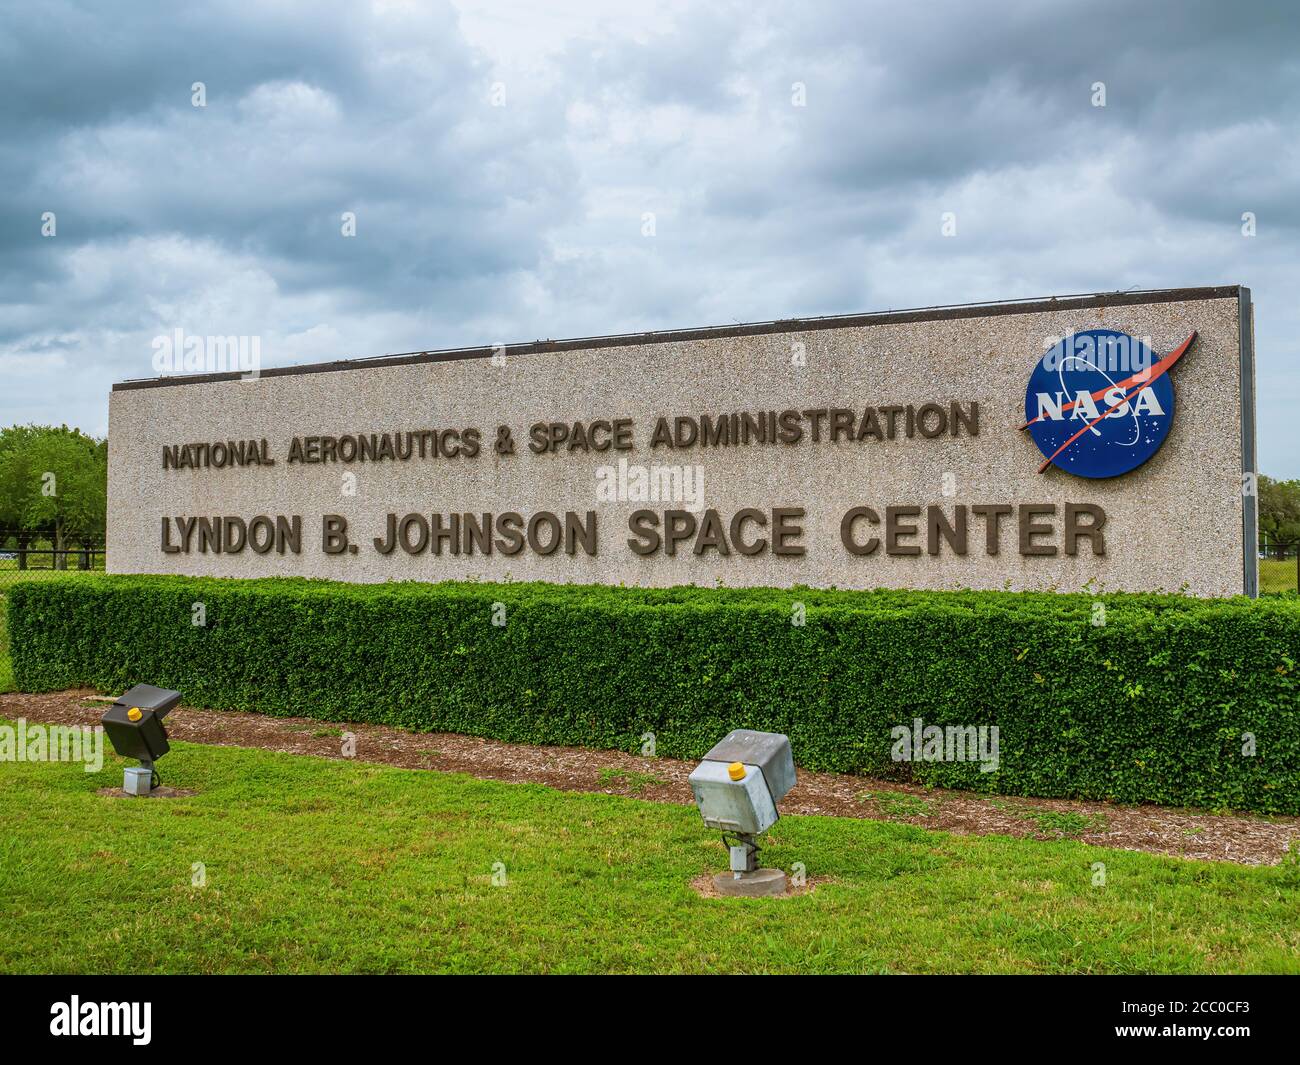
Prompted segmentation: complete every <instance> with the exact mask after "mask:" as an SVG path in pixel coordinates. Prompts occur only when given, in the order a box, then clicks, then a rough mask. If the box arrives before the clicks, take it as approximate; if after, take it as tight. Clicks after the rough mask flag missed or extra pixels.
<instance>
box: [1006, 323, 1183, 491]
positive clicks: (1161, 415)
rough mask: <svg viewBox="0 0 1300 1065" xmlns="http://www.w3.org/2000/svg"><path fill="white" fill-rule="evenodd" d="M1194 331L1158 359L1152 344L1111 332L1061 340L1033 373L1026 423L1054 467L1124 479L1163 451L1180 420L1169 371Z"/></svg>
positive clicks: (1092, 332) (1041, 468) (1090, 332)
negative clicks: (1176, 419)
mask: <svg viewBox="0 0 1300 1065" xmlns="http://www.w3.org/2000/svg"><path fill="white" fill-rule="evenodd" d="M1195 340H1196V332H1195V331H1193V332H1192V335H1191V336H1189V337H1188V338H1187V339H1186V340H1184V341H1183V342H1182V344H1180V345H1179V346H1178V347H1177V348H1175V349H1174V350H1173V351H1171V352H1170V353H1169V354H1168V355H1166V356H1165V357H1164V358H1162V359H1160V360H1158V361H1157V360H1156V359H1155V357H1154V356H1153V354H1152V352H1151V348H1150V345H1148V344H1147V343H1146V342H1145V341H1143V340H1139V339H1137V338H1136V337H1131V336H1129V335H1128V334H1126V333H1117V332H1116V331H1115V330H1113V329H1089V330H1088V331H1087V332H1083V333H1074V334H1072V335H1070V336H1068V337H1065V338H1064V339H1062V340H1061V341H1060V342H1059V343H1058V344H1056V345H1055V346H1054V347H1053V348H1052V349H1051V350H1050V351H1048V352H1047V354H1046V355H1044V356H1043V357H1042V359H1040V360H1039V362H1038V365H1037V366H1035V367H1034V372H1033V373H1032V374H1030V376H1029V387H1028V388H1027V389H1026V390H1025V424H1024V425H1022V426H1021V427H1020V428H1021V429H1028V430H1029V434H1030V435H1031V436H1032V437H1033V438H1034V443H1035V444H1037V445H1038V449H1039V450H1040V451H1041V452H1042V453H1043V455H1044V460H1043V464H1042V465H1041V466H1039V467H1038V472H1039V473H1042V472H1043V471H1044V470H1046V469H1047V467H1048V466H1056V467H1057V468H1058V469H1061V470H1064V471H1065V472H1066V473H1073V474H1075V475H1076V476H1079V477H1118V476H1120V474H1124V473H1128V472H1129V471H1131V470H1135V469H1137V468H1138V467H1139V466H1141V465H1142V463H1144V462H1146V461H1147V459H1149V458H1150V457H1151V456H1152V455H1154V454H1155V453H1156V452H1157V451H1158V450H1160V445H1161V444H1163V443H1164V442H1165V437H1167V436H1168V435H1169V426H1170V425H1171V424H1172V423H1173V419H1174V385H1173V381H1172V380H1171V378H1170V376H1169V370H1170V368H1171V367H1172V366H1173V365H1174V363H1176V362H1177V361H1178V360H1179V359H1181V358H1182V357H1183V355H1184V354H1185V353H1186V352H1187V349H1188V348H1190V347H1191V346H1192V342H1193V341H1195Z"/></svg>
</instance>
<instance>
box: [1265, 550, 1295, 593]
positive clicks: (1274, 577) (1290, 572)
mask: <svg viewBox="0 0 1300 1065" xmlns="http://www.w3.org/2000/svg"><path fill="white" fill-rule="evenodd" d="M1295 580H1296V568H1295V559H1293V558H1292V559H1283V560H1280V561H1279V560H1278V559H1274V558H1262V559H1260V560H1259V590H1260V591H1261V592H1288V591H1289V592H1294V591H1295V590H1296V583H1295Z"/></svg>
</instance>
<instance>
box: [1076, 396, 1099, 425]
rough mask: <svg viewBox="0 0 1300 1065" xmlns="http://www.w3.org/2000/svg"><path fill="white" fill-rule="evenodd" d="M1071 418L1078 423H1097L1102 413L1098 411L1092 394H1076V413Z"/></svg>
mask: <svg viewBox="0 0 1300 1065" xmlns="http://www.w3.org/2000/svg"><path fill="white" fill-rule="evenodd" d="M1070 417H1071V418H1073V419H1075V420H1076V421H1079V420H1082V421H1086V422H1095V421H1096V420H1097V419H1098V418H1100V417H1101V412H1100V411H1099V410H1097V404H1096V403H1094V402H1093V399H1092V394H1091V393H1089V392H1087V391H1079V392H1076V393H1075V394H1074V411H1073V412H1072V413H1071V414H1070Z"/></svg>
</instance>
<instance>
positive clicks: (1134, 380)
mask: <svg viewBox="0 0 1300 1065" xmlns="http://www.w3.org/2000/svg"><path fill="white" fill-rule="evenodd" d="M1195 339H1196V330H1195V329H1193V330H1192V335H1191V336H1189V337H1188V338H1187V339H1186V340H1184V341H1183V342H1182V344H1180V345H1179V346H1178V347H1177V348H1175V349H1174V350H1173V351H1171V352H1170V353H1169V354H1168V355H1166V356H1165V357H1164V358H1163V359H1161V360H1160V361H1159V362H1158V363H1156V364H1155V365H1154V366H1152V367H1151V369H1150V370H1149V371H1146V372H1144V373H1136V374H1133V375H1132V376H1131V377H1126V378H1124V380H1123V381H1121V382H1120V383H1119V384H1118V385H1114V386H1111V387H1114V388H1123V389H1125V394H1124V398H1123V399H1121V400H1120V401H1119V402H1118V403H1112V404H1111V405H1110V406H1109V407H1107V408H1106V409H1105V410H1104V411H1102V412H1101V413H1100V414H1099V415H1097V417H1095V418H1093V420H1092V421H1090V422H1089V423H1088V424H1087V425H1085V426H1084V427H1083V428H1082V429H1080V430H1079V431H1078V432H1077V433H1075V434H1074V435H1073V436H1072V437H1070V439H1069V440H1067V441H1066V442H1065V443H1064V444H1062V445H1061V446H1060V447H1058V448H1057V449H1056V450H1055V451H1053V452H1052V453H1051V455H1049V456H1048V457H1047V459H1046V461H1045V462H1044V463H1043V464H1042V465H1041V466H1039V467H1038V472H1039V473H1042V472H1043V471H1044V470H1045V469H1047V467H1048V466H1050V465H1051V464H1052V462H1053V460H1054V459H1055V458H1056V456H1057V455H1059V454H1060V453H1061V452H1062V451H1064V450H1065V449H1066V448H1067V447H1069V446H1070V445H1071V444H1073V443H1074V442H1075V441H1076V440H1078V439H1079V437H1081V436H1083V434H1084V433H1086V432H1087V431H1088V430H1089V429H1091V428H1092V427H1093V426H1094V425H1096V424H1097V423H1098V422H1099V421H1101V420H1102V419H1103V418H1104V417H1106V415H1108V414H1109V413H1110V412H1111V411H1113V410H1117V409H1118V408H1120V407H1122V406H1124V404H1125V403H1127V402H1128V401H1129V399H1130V397H1131V396H1132V393H1131V392H1129V391H1128V389H1130V388H1134V386H1137V387H1136V391H1141V389H1142V388H1144V387H1146V386H1147V385H1149V384H1150V383H1151V382H1152V381H1154V380H1156V378H1158V377H1161V376H1163V375H1164V374H1166V373H1168V372H1169V368H1170V367H1171V366H1173V364H1174V363H1176V362H1177V361H1178V360H1179V359H1181V358H1182V357H1183V355H1184V354H1185V353H1186V351H1187V349H1188V348H1190V347H1191V346H1192V341H1194V340H1195ZM1139 379H1140V380H1139ZM1109 391H1110V387H1107V388H1102V389H1099V390H1098V391H1096V392H1094V393H1093V394H1092V398H1093V399H1100V398H1101V397H1102V396H1104V395H1105V394H1106V393H1107V392H1109ZM1070 406H1074V404H1073V403H1072V404H1070ZM1066 409H1067V408H1065V407H1062V408H1061V410H1062V411H1064V410H1066ZM1040 417H1041V415H1040ZM1036 421H1038V418H1035V419H1034V420H1033V421H1030V422H1025V424H1024V425H1022V426H1021V427H1020V428H1022V429H1027V428H1028V427H1029V426H1031V425H1033V424H1034V422H1036Z"/></svg>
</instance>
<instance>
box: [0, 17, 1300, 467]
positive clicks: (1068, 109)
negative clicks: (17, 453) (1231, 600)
mask: <svg viewBox="0 0 1300 1065" xmlns="http://www.w3.org/2000/svg"><path fill="white" fill-rule="evenodd" d="M994 11H996V12H1000V13H992V12H994ZM1298 23H1300V14H1298V13H1297V8H1296V7H1295V5H1294V4H1288V3H1284V2H1278V3H1250V2H1245V3H1241V2H1239V3H1234V4H1225V3H1223V2H1222V0H1217V2H1205V3H1197V2H1179V3H1156V2H1146V3H1142V4H1134V3H1133V2H1132V0H1123V2H1116V3H1107V2H1099V0H1087V2H1082V0H1077V2H1073V3H1054V2H1047V0H1025V2H1017V3H1003V4H988V5H986V4H973V3H970V2H968V0H955V2H947V3H929V2H926V3H920V2H918V3H900V2H898V0H889V2H888V3H866V2H862V0H840V2H838V3H819V2H808V0H805V2H801V3H790V2H788V0H787V2H783V3H769V2H764V0H744V2H740V3H734V4H733V3H726V2H721V0H696V2H689V3H688V2H678V3H665V4H655V3H646V2H635V3H634V2H630V0H621V2H619V3H617V4H610V3H600V2H597V0H559V2H554V0H457V2H453V3H445V2H440V0H422V2H419V3H410V4H407V3H386V2H385V3H374V4H364V3H330V2H328V0H311V2H308V3H301V4H299V3H291V2H282V0H246V2H231V3H207V4H177V3H175V2H165V3H100V4H86V3H68V2H63V0H43V2H42V3H40V4H32V3H29V2H26V0H23V2H15V0H3V2H2V3H0V98H2V99H3V101H4V106H3V108H2V109H0V188H3V189H4V191H5V196H4V205H3V208H0V275H2V278H3V282H2V283H3V296H2V297H0V382H2V383H3V388H0V424H9V423H13V422H31V421H34V422H40V423H59V422H67V423H69V424H75V425H78V426H80V427H81V428H83V429H85V430H86V431H88V432H91V433H95V434H103V433H104V432H105V431H106V428H107V395H108V390H109V387H110V385H111V384H112V382H113V381H116V380H122V379H125V378H131V377H147V376H153V373H154V371H153V367H152V364H151V360H152V358H153V351H154V349H153V347H152V342H153V340H154V338H155V337H157V336H159V335H160V334H170V333H172V332H173V331H174V330H176V329H183V330H184V331H185V332H186V333H187V334H190V335H196V336H204V335H232V334H234V335H239V334H243V335H247V336H257V337H260V338H261V347H262V356H263V362H264V364H265V365H283V364H289V363H295V362H314V361H320V360H324V359H335V358H346V357H357V356H364V355H376V354H383V353H386V352H393V351H410V350H419V349H425V348H439V347H451V346H457V345H462V344H464V345H468V344H490V343H498V342H512V341H525V340H533V339H537V338H542V337H551V338H559V337H566V336H583V335H592V334H599V333H612V332H623V331H628V330H641V329H667V328H674V327H687V326H697V325H715V324H724V323H730V322H736V321H741V322H743V321H754V320H764V319H771V318H787V317H798V316H809V315H819V314H834V313H851V312H861V311H872V310H885V309H889V308H901V307H916V306H924V305H928V304H937V303H964V302H971V301H977V300H989V299H1012V298H1022V297H1035V296H1045V295H1057V294H1066V293H1075V292H1089V291H1102V290H1114V289H1127V288H1164V287H1182V286H1186V285H1212V284H1235V283H1242V284H1246V285H1249V286H1250V287H1251V289H1252V290H1253V294H1254V298H1255V302H1256V321H1257V342H1258V380H1259V392H1260V395H1259V437H1260V463H1261V469H1262V470H1263V471H1264V472H1265V473H1270V474H1273V475H1275V476H1287V477H1300V448H1298V447H1297V446H1296V445H1297V441H1298V440H1300V430H1297V428H1296V414H1295V411H1296V409H1297V403H1298V401H1300V343H1298V342H1297V339H1296V334H1297V330H1298V329H1300V308H1298V305H1297V299H1296V294H1297V291H1298V289H1300V258H1298V257H1297V239H1296V238H1297V236H1298V235H1300V180H1297V179H1300V32H1297V24H1298ZM195 82H202V83H203V85H204V88H205V92H206V106H203V107H196V106H194V105H193V102H192V100H193V91H192V86H193V85H194V83H195ZM1097 82H1101V83H1104V86H1105V89H1104V91H1105V106H1104V107H1101V106H1094V101H1095V99H1096V91H1095V90H1094V84H1095V83H1097ZM798 86H802V89H801V90H800V89H799V88H798ZM801 104H802V106H801ZM345 211H350V212H354V213H355V215H356V236H355V237H344V236H343V235H342V233H341V216H342V213H343V212H345ZM47 212H52V213H53V214H54V219H55V223H54V224H55V235H54V236H43V235H42V216H44V215H45V214H46V213H47ZM944 212H953V213H954V214H955V215H956V219H957V234H956V236H954V237H944V236H943V235H942V234H941V220H942V216H943V214H944ZM1246 212H1251V213H1252V214H1253V216H1254V218H1255V227H1256V229H1255V235H1254V236H1246V235H1244V234H1243V221H1242V216H1243V214H1245V213H1246ZM647 215H653V228H654V234H653V236H647V235H645V232H644V231H645V229H646V216H647ZM47 228H48V227H47ZM1024 354H1025V356H1026V357H1028V356H1029V355H1031V354H1034V353H1028V352H1026V353H1024Z"/></svg>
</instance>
